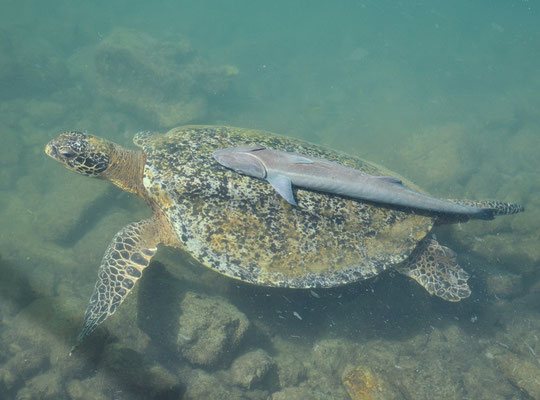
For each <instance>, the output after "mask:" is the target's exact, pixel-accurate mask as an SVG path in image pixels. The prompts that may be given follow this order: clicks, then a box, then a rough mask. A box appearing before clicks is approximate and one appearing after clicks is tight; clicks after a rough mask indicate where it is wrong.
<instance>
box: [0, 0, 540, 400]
mask: <svg viewBox="0 0 540 400" xmlns="http://www.w3.org/2000/svg"><path fill="white" fill-rule="evenodd" d="M334 3H336V2H320V1H317V2H315V1H297V2H287V1H277V2H276V1H274V2H266V3H263V2H253V1H236V2H218V1H181V2H173V1H162V2H133V1H129V2H128V1H120V0H116V1H112V2H105V1H99V2H69V1H60V0H56V1H54V2H38V1H24V2H15V1H4V2H3V3H2V4H1V5H0V21H1V22H2V23H1V28H0V116H1V117H0V131H1V138H2V140H3V145H2V146H0V166H1V168H0V190H1V196H0V215H1V221H2V224H1V229H0V269H1V272H0V274H1V276H2V279H0V398H2V399H181V398H185V399H218V398H220V399H273V400H278V399H349V398H352V399H538V398H540V380H539V376H540V314H539V313H538V310H539V309H540V272H539V271H540V234H539V232H540V230H539V229H538V227H539V223H540V212H538V207H539V206H540V181H539V179H538V176H539V172H540V161H539V157H538V153H539V149H540V113H539V111H538V110H539V109H540V97H539V96H538V93H539V92H540V68H539V67H538V66H539V65H540V45H539V43H540V30H539V29H538V26H540V9H539V5H538V3H537V2H534V1H517V0H516V1H504V2H503V1H498V2H486V1H480V2H465V1H463V2H462V1H460V2H442V1H441V2H439V1H436V2H432V1H431V2H428V1H425V2H424V1H420V2H418V1H417V2H412V1H405V2H381V1H363V2H360V1H343V2H337V3H338V4H334ZM183 124H219V125H232V126H243V127H249V128H256V129H263V130H267V131H273V132H278V133H282V134H286V135H288V136H292V137H295V138H300V139H304V140H309V141H311V142H314V143H317V144H323V145H325V146H328V147H332V148H335V149H338V150H342V151H347V152H348V153H350V154H353V155H356V156H360V157H362V158H365V159H368V160H371V161H374V162H376V163H378V164H382V165H385V166H386V167H388V168H390V169H392V170H395V171H397V172H398V173H400V174H401V175H403V176H406V177H408V178H409V179H411V180H412V181H414V182H415V183H417V184H418V185H419V186H421V187H423V188H425V189H426V190H428V191H429V192H431V193H432V194H434V195H436V196H439V197H443V198H445V197H449V198H472V199H497V200H503V201H511V202H518V203H521V204H523V205H524V206H525V208H526V212H525V213H522V214H518V215H515V216H507V217H501V218H498V219H496V220H495V221H491V222H470V223H467V224H459V225H451V226H444V227H440V228H438V229H437V230H435V231H434V232H433V234H435V235H436V237H437V240H438V241H439V242H441V243H444V244H445V245H447V246H448V247H450V248H452V249H454V250H455V251H456V252H457V253H458V255H459V256H458V261H459V263H460V265H461V266H462V267H463V268H464V269H466V270H467V271H468V272H469V273H470V275H471V279H470V280H469V284H470V286H471V288H472V291H473V294H472V296H471V297H470V298H469V299H467V300H464V301H461V302H459V303H447V302H444V301H442V300H439V299H438V298H435V297H431V296H429V295H428V294H427V293H426V292H425V291H424V290H423V289H422V288H421V287H420V286H418V285H417V284H416V283H415V282H413V281H411V280H409V279H407V278H406V277H404V276H401V275H399V274H394V273H392V272H391V271H390V272H387V273H384V274H381V275H380V276H378V277H376V278H375V279H372V280H370V281H367V282H359V283H355V284H351V285H348V286H346V287H341V288H334V289H331V290H320V289H316V290H314V291H293V290H284V289H279V290H276V289H268V288H260V287H254V286H250V285H248V284H244V283H241V282H237V281H232V280H230V279H227V278H224V277H221V276H219V275H217V274H216V273H214V272H212V271H209V270H208V269H205V268H203V267H202V266H200V265H198V264H197V263H196V262H194V261H193V260H192V259H190V258H189V257H188V256H187V255H185V254H183V253H182V252H180V251H178V250H173V249H170V248H165V247H164V248H160V250H159V251H158V254H157V255H156V257H155V258H154V261H153V262H152V264H151V266H150V267H149V268H148V269H147V270H146V272H145V275H144V277H143V278H142V279H141V281H140V282H139V284H138V288H137V289H136V290H135V293H134V294H132V295H131V296H130V297H129V298H128V300H127V301H126V303H125V304H124V305H123V306H122V307H121V308H120V309H119V311H118V312H117V313H116V314H115V315H114V316H113V317H111V318H110V319H109V320H107V321H106V322H105V323H104V324H103V326H102V327H101V328H99V329H98V330H97V331H96V332H95V333H94V334H93V335H92V337H91V338H89V340H88V341H87V342H86V343H85V344H84V345H83V346H82V347H81V348H80V349H79V350H78V351H77V352H75V353H74V354H73V355H72V356H69V355H68V354H69V350H70V347H71V345H72V344H73V342H74V338H75V337H76V335H77V332H78V330H79V328H80V325H81V323H82V318H83V314H84V310H85V308H86V304H87V301H88V298H89V296H90V294H91V292H92V289H93V286H94V282H95V279H96V273H97V267H98V266H99V263H100V261H101V257H102V255H103V252H104V250H105V248H106V247H107V245H108V243H109V242H110V240H111V238H112V236H113V235H114V234H115V233H116V232H117V231H118V230H119V229H121V228H122V227H123V226H125V225H126V224H128V223H129V222H132V221H136V220H139V219H142V218H145V217H148V216H149V215H151V212H150V210H149V209H148V208H147V207H146V206H145V204H144V202H143V201H142V200H139V199H137V198H135V197H134V196H132V195H129V194H127V193H124V192H121V191H120V190H119V189H116V188H114V187H112V185H110V184H108V183H107V182H104V181H99V180H90V179H88V178H84V177H82V176H77V175H75V174H73V173H70V172H68V171H66V170H65V169H63V168H62V167H60V166H59V165H58V164H57V163H55V162H54V161H52V160H51V159H49V158H48V157H47V156H46V155H45V154H44V152H43V148H44V145H45V143H46V142H47V141H49V140H50V139H51V138H53V137H55V136H57V135H58V133H60V132H62V131H65V130H81V131H87V132H90V133H93V134H96V135H100V136H103V137H107V138H109V139H111V140H114V141H116V142H118V143H119V144H122V145H124V146H132V144H131V138H132V136H133V135H134V134H135V133H136V132H138V131H142V130H151V131H156V132H166V131H167V130H168V129H170V128H172V127H175V126H178V125H183ZM370 396H371V397H370Z"/></svg>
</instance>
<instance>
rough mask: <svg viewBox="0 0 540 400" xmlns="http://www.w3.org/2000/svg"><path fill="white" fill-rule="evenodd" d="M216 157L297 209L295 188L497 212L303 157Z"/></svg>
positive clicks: (235, 152) (233, 153)
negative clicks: (270, 188)
mask: <svg viewBox="0 0 540 400" xmlns="http://www.w3.org/2000/svg"><path fill="white" fill-rule="evenodd" d="M213 156H214V158H215V159H216V161H217V162H218V163H220V164H221V165H223V166H225V167H227V168H230V169H232V170H234V171H236V172H238V173H240V174H243V175H248V176H252V177H255V178H259V179H265V180H266V181H268V182H269V183H270V184H271V185H272V186H273V187H274V189H275V190H276V191H277V192H278V193H279V194H280V195H281V196H282V197H283V198H284V199H285V200H287V201H288V202H289V203H290V204H292V205H294V206H296V205H297V204H296V201H295V199H294V194H293V191H292V185H295V186H298V187H301V188H304V189H310V190H317V191H320V192H327V193H333V194H337V195H341V196H347V197H352V198H357V199H363V200H369V201H374V202H380V203H385V204H391V205H395V206H401V207H410V208H415V209H419V210H428V211H433V212H438V213H450V214H460V215H466V216H469V217H472V218H479V219H492V218H493V216H494V215H493V210H492V209H489V208H478V207H473V206H466V205H460V204H455V203H451V202H449V201H444V200H440V199H437V198H435V197H431V196H428V195H425V194H422V193H419V192H416V191H414V190H412V189H409V188H407V187H405V186H404V185H403V184H402V182H401V181H400V180H399V179H397V178H394V177H392V176H374V175H369V174H366V173H364V172H362V171H359V170H356V169H353V168H349V167H345V166H343V165H340V164H338V163H335V162H332V161H328V160H324V159H320V158H314V157H309V156H306V155H303V154H297V153H288V152H284V151H278V150H271V149H267V148H264V147H262V146H240V147H230V148H225V149H221V150H217V151H215V152H214V153H213Z"/></svg>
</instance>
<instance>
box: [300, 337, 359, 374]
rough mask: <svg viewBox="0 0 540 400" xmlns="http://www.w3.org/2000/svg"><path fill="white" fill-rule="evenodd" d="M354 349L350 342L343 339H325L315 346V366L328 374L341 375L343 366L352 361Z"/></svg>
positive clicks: (313, 360) (312, 356) (313, 358)
mask: <svg viewBox="0 0 540 400" xmlns="http://www.w3.org/2000/svg"><path fill="white" fill-rule="evenodd" d="M352 357H354V351H353V349H352V346H351V344H350V343H349V342H347V341H346V340H344V339H342V340H340V339H323V340H320V341H318V342H317V343H316V344H315V346H314V347H313V352H312V353H311V359H312V363H313V366H314V368H316V369H318V370H319V371H321V372H322V373H324V374H325V375H327V376H332V375H335V376H336V377H339V376H340V375H341V372H342V371H343V368H344V367H345V366H346V365H347V364H348V363H350V362H351V361H352Z"/></svg>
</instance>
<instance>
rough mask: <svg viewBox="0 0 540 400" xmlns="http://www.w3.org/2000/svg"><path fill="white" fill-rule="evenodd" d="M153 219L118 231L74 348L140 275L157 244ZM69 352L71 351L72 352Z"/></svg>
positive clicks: (95, 326) (111, 312)
mask: <svg viewBox="0 0 540 400" xmlns="http://www.w3.org/2000/svg"><path fill="white" fill-rule="evenodd" d="M155 231H156V228H155V221H154V219H143V220H142V221H139V222H134V223H131V224H129V225H127V226H125V227H124V228H123V229H122V230H120V231H119V232H118V233H117V234H116V235H115V236H114V238H113V240H112V242H111V244H110V245H109V247H108V248H107V250H106V251H105V254H104V256H103V260H102V262H101V266H100V267H99V271H98V280H97V282H96V286H95V288H94V293H93V294H92V297H91V298H90V303H89V304H88V307H87V309H86V314H85V316H84V324H83V328H82V330H81V332H80V333H79V336H78V337H77V342H76V344H75V346H73V349H75V347H77V346H78V345H79V343H81V341H82V340H83V339H84V338H85V337H86V336H88V335H90V333H92V332H93V331H94V330H95V329H96V328H97V327H98V326H99V325H100V324H101V323H102V322H103V321H105V319H107V318H108V317H109V316H111V315H112V314H114V312H115V311H116V309H117V308H118V306H119V305H120V304H121V303H122V302H123V301H124V299H125V298H126V297H127V295H128V294H129V292H131V290H132V289H133V287H134V286H135V283H136V282H137V280H138V279H139V278H140V277H141V276H142V271H143V269H145V268H146V267H147V266H148V265H149V264H150V260H151V259H152V257H153V256H154V254H155V253H156V250H157V248H156V246H157V245H158V239H157V235H156V234H155ZM73 349H72V351H73Z"/></svg>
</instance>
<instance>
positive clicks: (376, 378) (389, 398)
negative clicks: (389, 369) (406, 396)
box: [343, 366, 401, 400]
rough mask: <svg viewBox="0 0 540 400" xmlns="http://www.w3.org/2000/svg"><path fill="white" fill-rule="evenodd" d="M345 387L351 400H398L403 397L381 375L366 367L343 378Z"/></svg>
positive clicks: (358, 368) (357, 369)
mask: <svg viewBox="0 0 540 400" xmlns="http://www.w3.org/2000/svg"><path fill="white" fill-rule="evenodd" d="M343 385H344V386H345V388H346V389H347V393H348V394H349V396H350V398H351V400H394V399H395V400H398V399H400V398H401V395H400V394H399V393H397V392H396V391H395V390H394V389H393V388H392V387H390V386H389V385H388V383H387V382H386V380H385V379H384V377H383V376H382V375H381V374H378V373H377V372H375V371H373V370H372V369H370V368H368V367H366V366H359V367H356V368H354V369H353V370H352V371H350V372H348V373H347V374H345V375H344V376H343Z"/></svg>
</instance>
